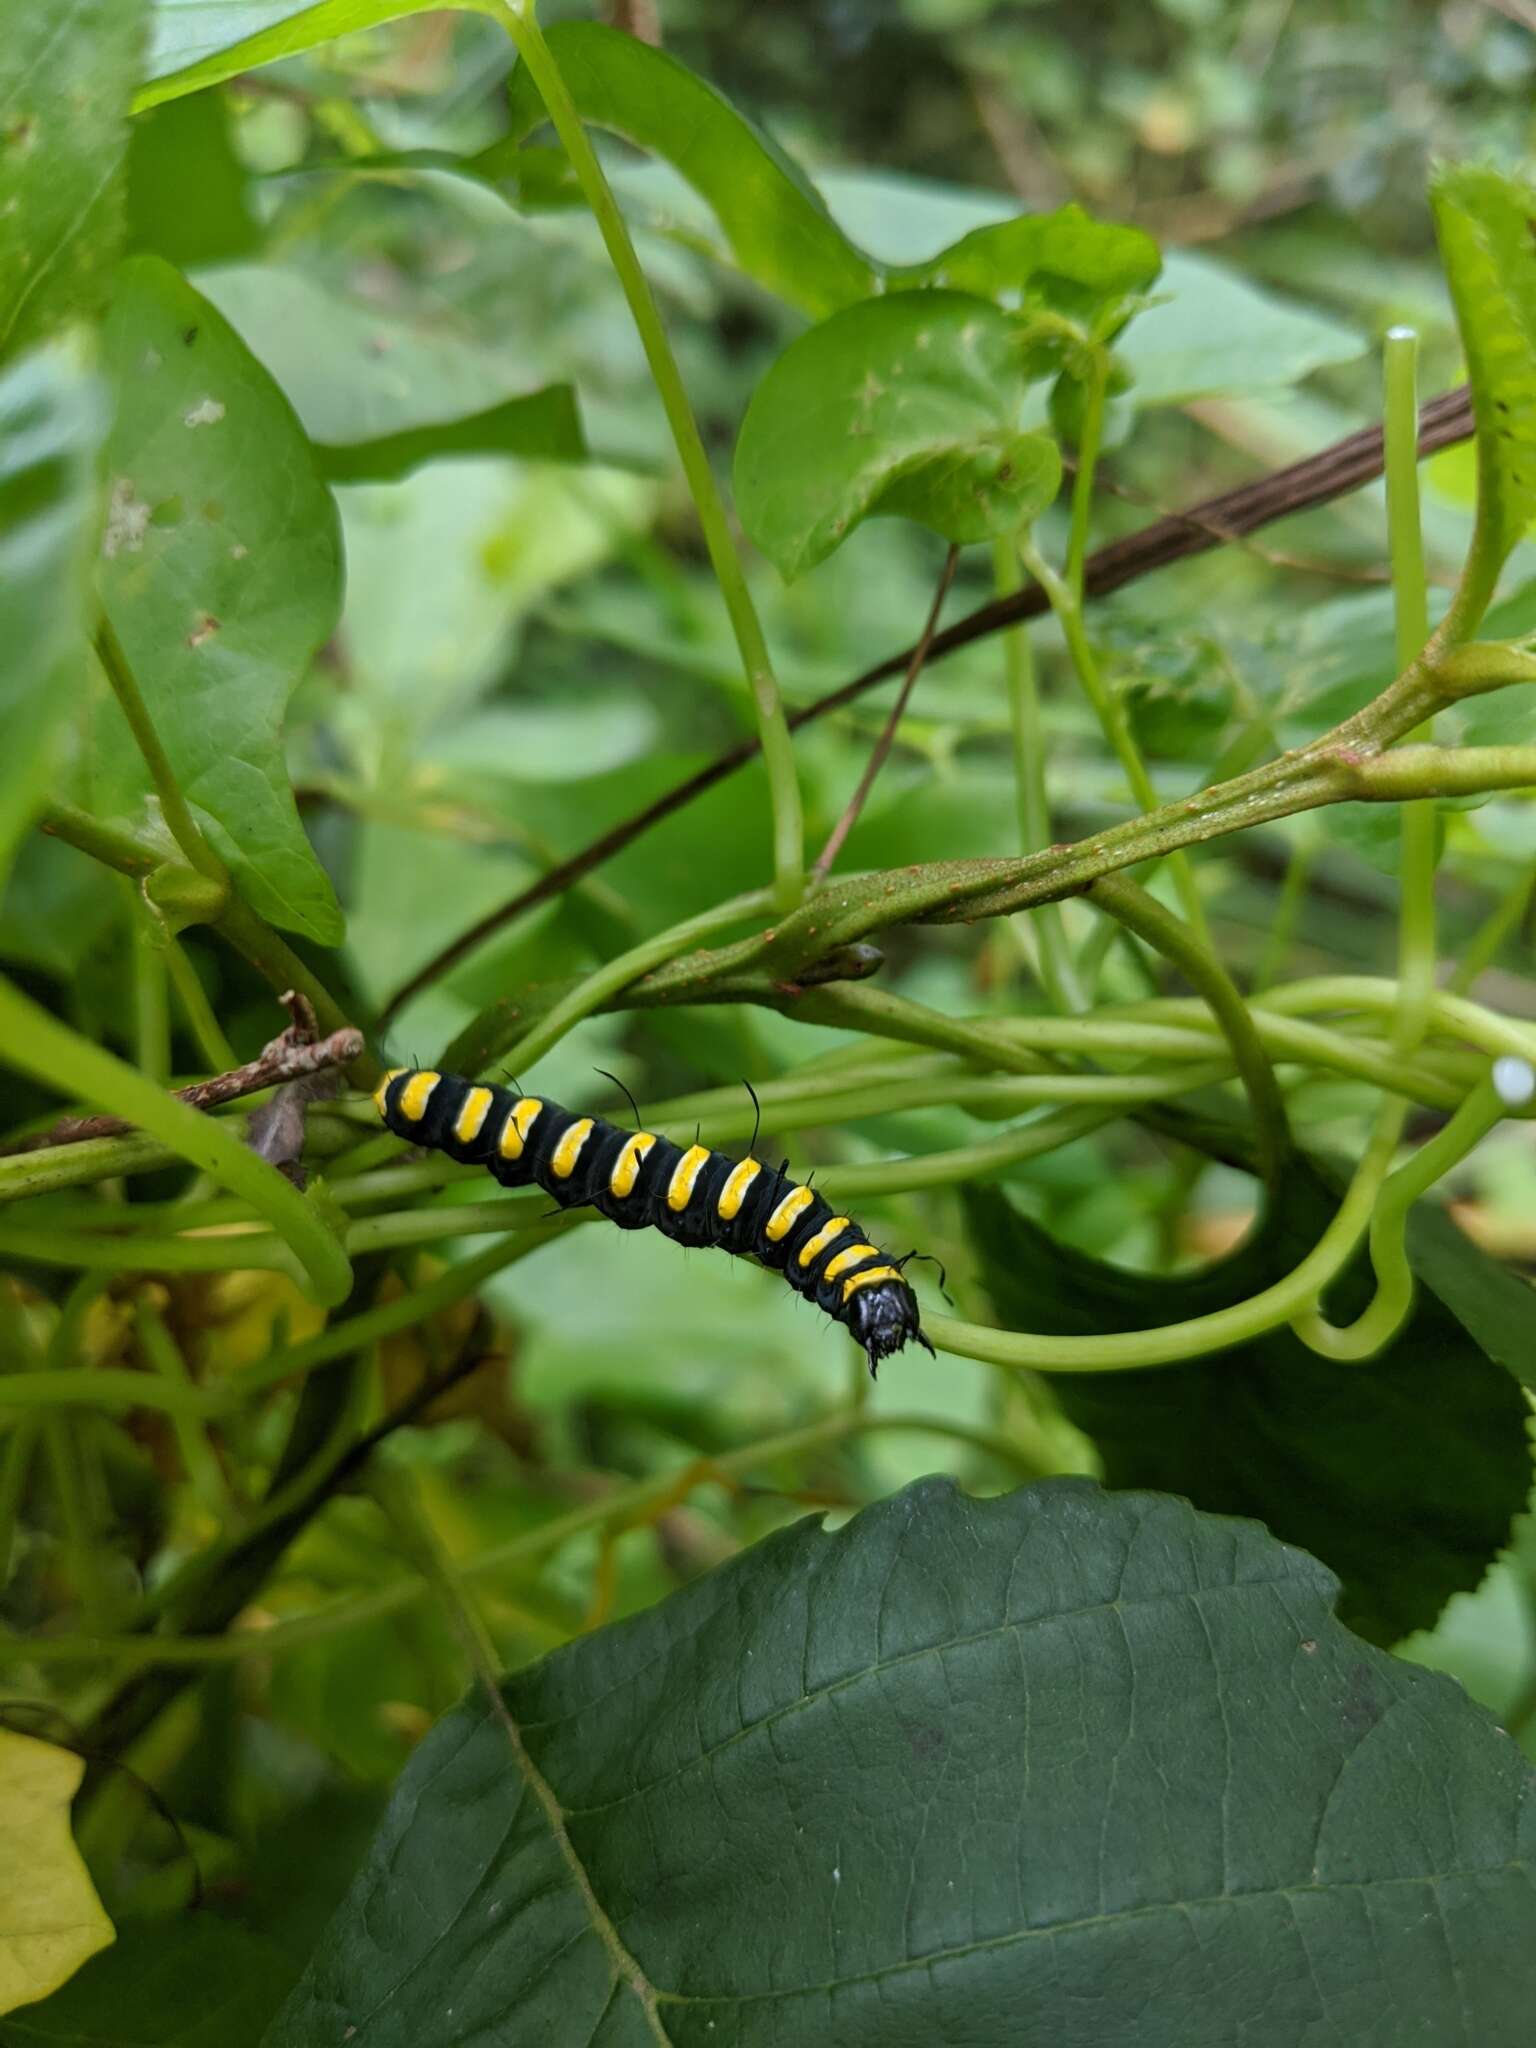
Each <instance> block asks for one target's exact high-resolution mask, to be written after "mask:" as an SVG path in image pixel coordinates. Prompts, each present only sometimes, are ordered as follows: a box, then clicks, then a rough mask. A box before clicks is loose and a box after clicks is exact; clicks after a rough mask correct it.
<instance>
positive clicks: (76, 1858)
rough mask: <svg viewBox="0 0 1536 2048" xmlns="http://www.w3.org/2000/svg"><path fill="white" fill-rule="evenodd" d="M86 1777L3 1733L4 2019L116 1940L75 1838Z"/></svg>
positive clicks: (35, 1745) (62, 1753)
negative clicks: (77, 1801)
mask: <svg viewBox="0 0 1536 2048" xmlns="http://www.w3.org/2000/svg"><path fill="white" fill-rule="evenodd" d="M83 1769H84V1766H83V1765H82V1763H81V1761H80V1759H79V1757H77V1756H71V1755H70V1753H69V1751H68V1750H64V1749H55V1748H54V1747H53V1745H52V1744H51V1743H48V1742H38V1741H36V1740H35V1739H34V1738H33V1737H32V1736H30V1735H15V1734H12V1733H11V1732H10V1731H9V1730H8V1729H0V2012H11V2011H12V2010H13V2009H14V2008H15V2007H16V2006H18V2005H29V2004H30V2003H31V2002H32V2001H33V2000H34V1999H37V1998H46V1997H47V1996H48V1994H49V1992H50V1991H56V1990H57V1989H58V1987H59V1985H61V1984H62V1983H63V1982H64V1981H65V1979H66V1978H68V1977H72V1976H73V1975H74V1973H75V1972H76V1970H78V1969H79V1967H80V1965H81V1964H82V1963H83V1962H84V1961H85V1960H86V1958H87V1957H88V1956H93V1955H95V1953H96V1951H97V1950H98V1949H100V1948H105V1947H106V1946H107V1945H108V1943H109V1942H111V1941H112V1940H113V1938H114V1936H113V1928H112V1922H111V1921H110V1920H109V1919H108V1918H107V1916H106V1914H105V1913H104V1912H103V1911H102V1908H101V1901H100V1899H98V1898H97V1896H96V1890H95V1887H94V1886H93V1885H92V1883H91V1880H90V1877H89V1875H88V1873H87V1871H86V1868H85V1865H84V1863H82V1862H81V1860H80V1851H79V1850H78V1849H77V1848H76V1847H75V1844H74V1838H73V1836H72V1835H71V1834H70V1832H69V1802H70V1800H71V1799H72V1798H73V1797H74V1793H75V1787H76V1786H77V1785H78V1784H79V1782H80V1774H81V1772H82V1770H83Z"/></svg>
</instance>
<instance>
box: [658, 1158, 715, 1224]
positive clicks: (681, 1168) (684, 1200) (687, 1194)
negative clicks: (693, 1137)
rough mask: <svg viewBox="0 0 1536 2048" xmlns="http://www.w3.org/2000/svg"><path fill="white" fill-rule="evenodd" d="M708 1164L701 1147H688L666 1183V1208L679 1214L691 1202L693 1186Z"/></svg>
mask: <svg viewBox="0 0 1536 2048" xmlns="http://www.w3.org/2000/svg"><path fill="white" fill-rule="evenodd" d="M708 1164H709V1153H708V1151H707V1150H706V1149H705V1147H704V1146H702V1145H690V1146H689V1147H688V1150H687V1151H686V1152H685V1153H684V1154H683V1156H682V1158H681V1159H679V1161H678V1162H677V1164H676V1166H674V1167H673V1169H672V1178H671V1180H669V1181H668V1182H667V1207H668V1208H669V1209H674V1210H676V1211H677V1212H678V1213H679V1214H680V1213H681V1212H682V1211H683V1210H684V1209H686V1208H687V1206H688V1204H689V1203H690V1202H691V1201H692V1200H693V1184H694V1182H695V1181H696V1180H697V1179H698V1177H699V1175H700V1174H701V1173H702V1172H703V1171H704V1169H705V1167H706V1166H708Z"/></svg>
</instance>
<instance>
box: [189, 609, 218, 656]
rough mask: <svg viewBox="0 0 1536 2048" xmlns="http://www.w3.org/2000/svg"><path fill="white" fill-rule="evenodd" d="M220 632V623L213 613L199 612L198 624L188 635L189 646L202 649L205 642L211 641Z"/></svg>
mask: <svg viewBox="0 0 1536 2048" xmlns="http://www.w3.org/2000/svg"><path fill="white" fill-rule="evenodd" d="M218 630H219V622H218V620H217V619H216V618H215V617H214V616H213V613H212V612H199V613H198V615H197V624H196V625H195V626H194V627H193V628H192V630H191V632H190V633H189V634H188V635H187V645H188V646H189V647H193V648H197V647H201V646H202V645H203V643H204V641H205V640H211V639H212V638H213V636H214V634H215V633H217V632H218Z"/></svg>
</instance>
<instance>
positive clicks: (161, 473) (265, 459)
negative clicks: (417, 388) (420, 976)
mask: <svg viewBox="0 0 1536 2048" xmlns="http://www.w3.org/2000/svg"><path fill="white" fill-rule="evenodd" d="M106 342H107V351H108V355H109V358H110V362H111V367H112V371H113V375H114V378H115V381H116V385H117V394H118V411H117V420H116V424H115V426H114V427H113V430H112V433H111V436H110V438H109V440H108V444H107V468H108V474H109V478H110V492H111V496H110V501H109V506H108V514H107V526H106V532H105V535H104V537H103V542H102V557H103V560H102V575H101V588H102V597H103V600H104V602H105V604H106V606H107V609H108V612H109V613H110V615H111V619H112V623H113V625H114V626H115V627H116V629H117V632H118V636H119V638H120V639H121V641H122V643H123V646H124V648H125V649H126V650H127V653H128V658H129V661H130V663H131V664H132V667H133V670H134V673H135V675H136V676H137V678H138V681H139V687H140V689H141V690H142V691H143V693H144V697H145V701H146V702H147V704H148V705H149V709H150V713H151V716H152V717H153V719H154V721H155V724H156V726H157V728H158V729H159V733H160V737H161V740H162V741H163V742H164V745H165V748H166V751H167V753H168V754H169V756H170V760H171V765H172V767H173V768H174V769H175V771H176V774H177V777H178V779H179V780H180V782H181V786H182V789H183V791H184V792H185V794H186V796H187V799H188V801H189V802H190V803H191V804H192V805H193V807H194V809H195V810H196V812H197V813H198V815H199V817H200V820H201V821H202V822H203V823H204V825H205V826H206V828H207V829H208V831H209V833H210V836H211V837H212V838H213V840H214V842H215V843H216V845H217V846H218V848H219V851H220V853H221V854H222V855H223V856H224V858H225V859H226V860H227V861H228V862H229V864H230V866H231V868H232V869H233V871H234V874H235V878H236V881H237V883H238V885H239V888H240V891H241V894H242V895H243V896H245V897H246V899H247V900H248V901H249V902H250V904H251V906H252V908H253V909H255V910H257V911H259V912H260V913H261V915H262V916H263V917H265V918H267V919H268V920H269V921H270V922H272V923H274V924H279V925H283V926H286V927H288V928H290V929H292V930H295V931H300V932H304V933H305V934H307V935H308V936H309V937H311V938H314V939H317V940H319V941H320V942H321V944H323V945H334V944H336V943H337V942H338V941H339V939H340V937H341V933H342V923H341V913H340V911H339V910H338V908H337V905H336V899H335V896H334V893H333V892H332V889H331V885H330V882H329V880H328V879H327V877H326V875H325V872H324V870H323V869H322V868H321V866H320V864H319V862H318V861H317V860H316V859H315V856H314V854H313V852H312V851H311V849H310V845H309V841H308V840H307V839H306V838H305V836H304V831H303V827H302V826H301V825H300V823H299V817H298V812H297V810H296V808H295V806H294V801H293V793H292V791H291V789H290V787H289V784H288V776H287V770H286V767H285V764H284V760H283V746H282V721H283V711H284V707H285V706H286V704H287V701H288V698H289V697H290V695H291V694H292V692H293V690H294V688H295V687H296V686H297V684H298V683H299V682H300V681H301V680H302V678H303V676H304V674H305V671H306V670H307V668H308V666H309V663H310V661H311V660H312V658H313V657H314V655H315V653H316V652H317V650H318V649H319V648H320V647H321V646H322V645H323V643H324V642H325V640H326V639H327V638H328V637H329V635H330V633H331V631H332V630H333V628H334V626H335V624H336V620H337V616H338V613H339V610H340V605H341V551H340V541H339V537H338V532H337V520H336V510H335V507H334V505H333V504H332V502H331V497H330V493H329V492H328V491H327V490H326V488H325V485H324V483H323V482H322V481H321V478H320V475H319V472H318V469H317V466H316V462H315V457H314V452H313V450H312V449H311V448H310V446H309V443H308V442H307V441H306V440H305V438H304V435H303V432H302V430H301V429H300V427H299V424H298V422H297V420H296V419H295V418H294V416H293V413H292V411H291V410H290V408H289V406H288V403H287V401H286V400H285V399H284V397H283V395H282V393H281V392H280V391H279V390H278V389H277V387H276V385H274V384H273V382H272V380H271V378H270V377H269V376H268V375H267V373H266V371H265V370H264V369H263V368H262V367H261V365H260V364H259V363H258V362H256V361H255V359H254V358H253V357H252V356H251V355H250V354H249V353H248V351H247V350H246V348H245V347H244V345H243V344H242V343H241V341H240V339H239V337H238V336H237V335H236V334H235V333H234V332H233V331H232V330H231V329H230V328H229V327H228V326H227V325H226V324H225V322H224V320H223V319H222V318H221V317H220V315H219V314H218V313H217V312H216V311H215V310H214V308H213V307H212V306H211V305H209V303H208V301H207V300H206V299H204V298H201V297H200V296H199V295H198V293H196V292H195V291H193V289H192V288H191V286H190V285H189V284H187V283H186V282H185V280H184V279H182V278H180V277H178V276H177V274H176V272H175V271H173V270H172V269H171V268H170V266H169V265H168V264H165V263H163V262H161V261H160V259H159V258H158V257H155V256H135V257H131V258H130V259H129V260H128V262H126V263H125V264H124V265H123V267H122V270H121V273H120V276H119V287H118V291H117V294H116V297H115V299H114V302H113V307H112V312H111V315H110V317H109V320H108V323H107V329H106ZM121 743H122V744H126V742H121Z"/></svg>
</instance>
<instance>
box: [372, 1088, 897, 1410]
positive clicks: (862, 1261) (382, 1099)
mask: <svg viewBox="0 0 1536 2048" xmlns="http://www.w3.org/2000/svg"><path fill="white" fill-rule="evenodd" d="M373 1099H374V1103H375V1106H376V1107H377V1109H378V1111H379V1114H380V1115H381V1116H382V1117H383V1119H384V1121H385V1123H386V1124H387V1125H388V1126H389V1128H390V1130H391V1131H393V1132H394V1134H395V1135H396V1137H400V1138H405V1139H407V1140H409V1142H410V1143H412V1144H414V1145H426V1146H430V1147H431V1148H433V1149H434V1150H435V1151H439V1152H446V1153H447V1154H448V1156H449V1158H450V1159H457V1160H459V1161H461V1162H462V1163H463V1164H465V1165H469V1166H483V1167H485V1168H486V1169H487V1171H488V1172H490V1173H492V1174H494V1176H495V1177H496V1179H497V1180H499V1181H500V1182H501V1184H502V1185H503V1187H509V1188H524V1187H538V1188H542V1189H543V1191H544V1192H545V1194H547V1195H548V1196H549V1197H550V1199H551V1200H552V1201H554V1202H556V1203H558V1204H559V1206H560V1207H561V1208H562V1209H580V1208H586V1207H589V1206H590V1207H592V1208H595V1209H598V1210H600V1211H601V1213H602V1214H603V1215H604V1216H606V1217H607V1218H608V1219H609V1221H610V1222H612V1223H616V1224H618V1226H619V1228H620V1229H621V1230H644V1229H656V1230H659V1231H661V1232H662V1234H663V1236H666V1237H670V1238H671V1239H672V1240H673V1242H674V1243H676V1244H682V1245H693V1246H697V1247H700V1248H703V1247H708V1246H714V1247H716V1248H718V1249H719V1250H721V1251H726V1252H731V1253H733V1254H735V1255H736V1256H738V1257H751V1258H755V1259H757V1260H759V1261H760V1262H761V1263H762V1264H763V1265H765V1266H768V1267H770V1268H771V1269H772V1270H773V1271H775V1272H778V1273H782V1274H783V1275H784V1277H785V1279H786V1280H787V1281H788V1282H789V1284H790V1286H791V1287H793V1288H794V1290H795V1292H796V1293H797V1294H799V1295H802V1296H803V1297H804V1298H805V1299H806V1300H808V1301H814V1302H815V1304H816V1306H817V1307H818V1308H819V1309H821V1310H822V1311H823V1312H824V1313H825V1314H827V1315H829V1316H831V1317H832V1319H833V1321H834V1322H839V1323H842V1324H843V1325H844V1326H845V1328H847V1329H848V1330H849V1331H850V1332H851V1333H852V1335H853V1337H854V1339H855V1341H856V1342H857V1343H859V1344H861V1345H862V1346H863V1347H864V1351H865V1353H866V1355H867V1356H868V1359H869V1369H870V1371H871V1372H874V1371H875V1370H876V1369H877V1368H878V1366H879V1363H880V1361H881V1359H882V1358H889V1357H890V1355H891V1354H892V1352H895V1351H900V1350H901V1349H902V1347H903V1346H904V1345H906V1344H908V1343H911V1342H916V1343H918V1344H922V1345H923V1346H924V1347H925V1348H926V1349H928V1350H929V1351H932V1349H933V1347H932V1345H931V1344H929V1342H928V1339H927V1338H926V1337H925V1336H924V1335H923V1331H922V1325H921V1322H920V1320H919V1316H918V1305H917V1296H916V1295H915V1294H914V1293H913V1291H912V1289H911V1287H910V1286H909V1285H908V1283H907V1281H906V1279H905V1278H904V1277H903V1274H902V1270H901V1264H900V1263H898V1262H897V1261H896V1260H894V1259H892V1258H890V1257H889V1256H888V1254H886V1253H885V1252H883V1251H881V1250H880V1249H879V1247H878V1246H876V1245H873V1244H871V1243H870V1242H869V1241H868V1239H867V1238H866V1237H865V1235H864V1233H863V1231H862V1230H861V1229H860V1228H859V1226H858V1224H857V1223H855V1222H854V1221H853V1220H852V1218H851V1217H848V1216H843V1215H840V1214H839V1213H838V1212H837V1211H836V1210H834V1208H833V1206H832V1204H831V1203H830V1202H829V1201H827V1199H826V1198H825V1196H823V1195H819V1194H817V1193H815V1191H814V1190H813V1189H811V1188H808V1187H806V1186H804V1185H803V1184H802V1183H800V1182H798V1181H793V1180H790V1179H789V1178H788V1176H787V1175H786V1174H785V1172H784V1170H783V1168H782V1167H781V1168H778V1169H775V1168H773V1167H770V1166H767V1165H765V1164H764V1163H763V1162H762V1161H761V1160H757V1159H732V1158H730V1157H729V1156H728V1155H727V1154H726V1153H724V1152H711V1151H709V1150H708V1149H707V1148H706V1147H704V1146H702V1145H687V1146H684V1145H674V1144H673V1143H672V1141H671V1140H670V1139H669V1138H663V1137H661V1136H659V1135H658V1134H657V1133H655V1132H651V1131H626V1130H621V1129H620V1128H619V1127H618V1126H617V1125H616V1124H610V1123H608V1122H606V1121H605V1120H604V1119H603V1118H602V1117H587V1116H579V1115H577V1114H576V1113H575V1112H574V1111H572V1110H568V1109H563V1108H562V1107H561V1105H560V1104H559V1103H558V1102H551V1101H549V1100H548V1099H547V1098H546V1097H544V1096H536V1095H519V1094H515V1093H514V1092H513V1091H512V1090H511V1089H508V1088H497V1087H492V1086H490V1085H488V1084H486V1083H483V1082H476V1081H467V1080H464V1079H463V1078H462V1077H461V1076H459V1075H457V1074H439V1073H435V1072H433V1071H432V1070H431V1069H418V1068H396V1069H395V1071H394V1072H393V1073H389V1074H386V1075H385V1077H384V1079H383V1080H382V1081H381V1082H380V1084H379V1087H378V1090H377V1092H376V1093H375V1095H374V1098H373Z"/></svg>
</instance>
